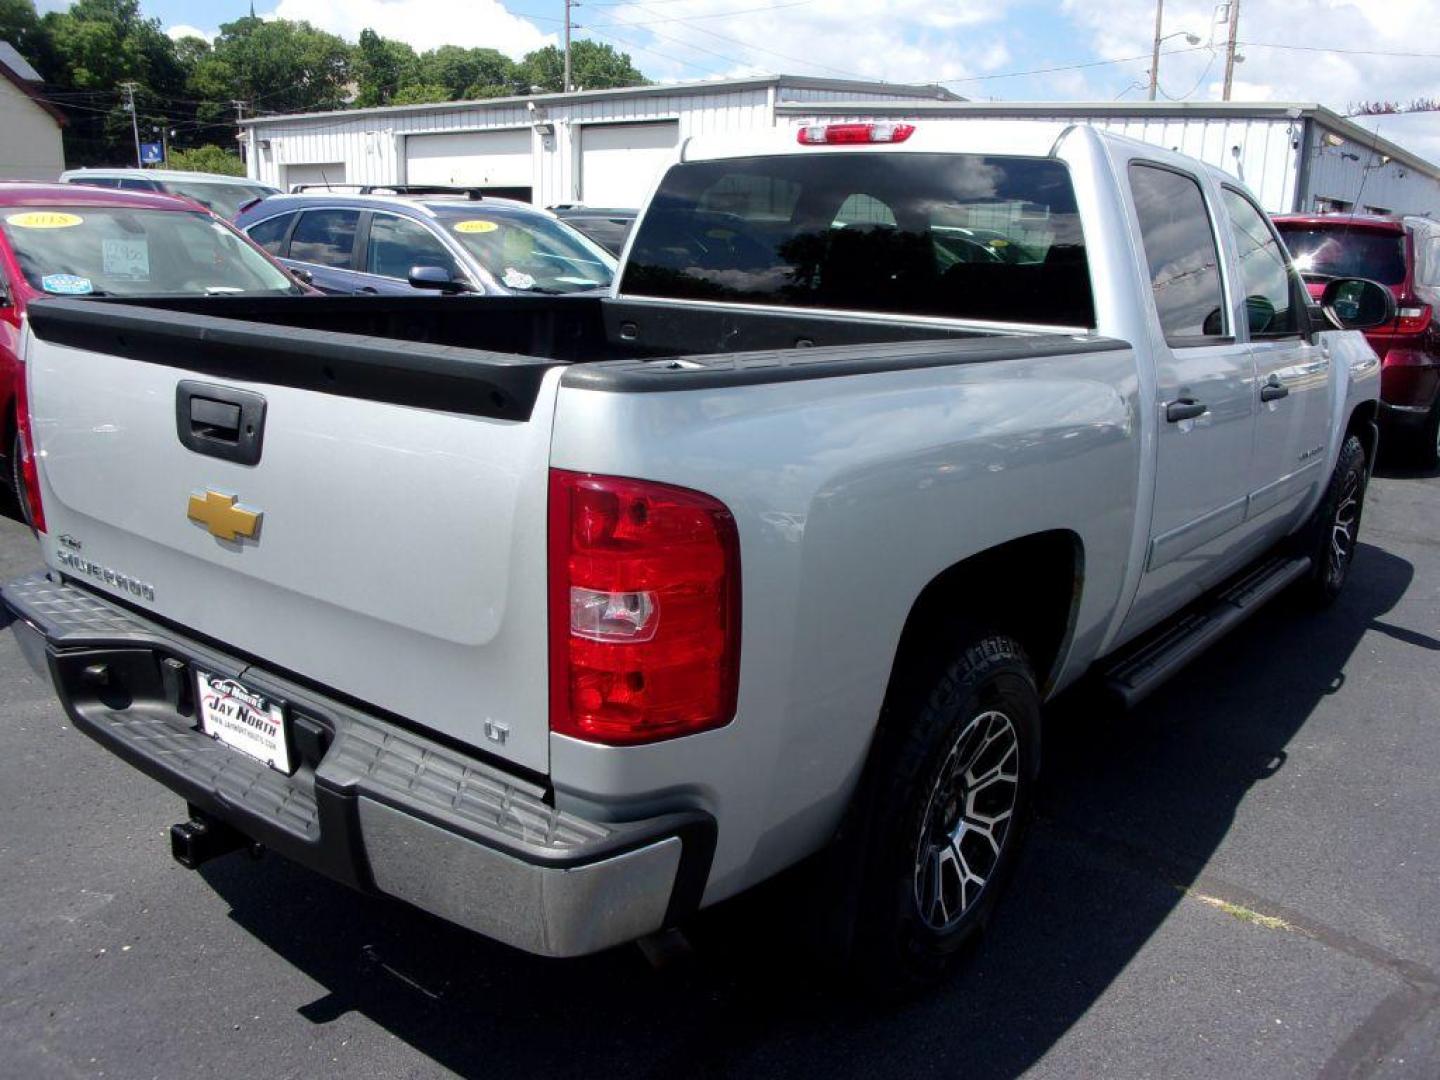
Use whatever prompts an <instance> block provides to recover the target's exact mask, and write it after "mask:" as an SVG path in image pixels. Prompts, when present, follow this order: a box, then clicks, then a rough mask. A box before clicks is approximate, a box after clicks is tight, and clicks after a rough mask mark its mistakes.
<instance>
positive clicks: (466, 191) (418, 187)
mask: <svg viewBox="0 0 1440 1080" xmlns="http://www.w3.org/2000/svg"><path fill="white" fill-rule="evenodd" d="M360 194H362V195H464V196H465V197H466V198H468V199H475V200H479V199H483V198H484V197H485V195H484V193H483V192H482V191H481V190H480V188H478V187H459V186H457V185H453V184H370V185H367V186H366V187H362V188H361V189H360Z"/></svg>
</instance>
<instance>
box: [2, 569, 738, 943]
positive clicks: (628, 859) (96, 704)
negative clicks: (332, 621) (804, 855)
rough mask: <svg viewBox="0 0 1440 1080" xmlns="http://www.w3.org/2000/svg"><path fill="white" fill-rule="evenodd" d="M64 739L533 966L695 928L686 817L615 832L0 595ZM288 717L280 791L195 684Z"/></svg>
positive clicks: (707, 830) (420, 752)
mask: <svg viewBox="0 0 1440 1080" xmlns="http://www.w3.org/2000/svg"><path fill="white" fill-rule="evenodd" d="M0 597H3V600H4V602H5V605H6V606H7V607H9V608H10V610H11V611H13V612H14V613H15V615H16V617H17V620H18V621H17V622H16V624H15V629H16V633H17V636H18V638H19V641H20V645H21V649H22V651H23V652H24V654H25V656H26V658H27V659H28V660H29V661H30V662H31V664H32V666H34V667H35V668H36V670H37V671H39V672H40V673H42V674H45V675H48V676H49V678H50V679H51V681H52V682H53V683H54V686H55V689H56V692H57V694H58V695H59V697H60V701H61V703H62V704H63V705H64V707H65V711H66V713H67V714H69V716H70V719H71V720H72V721H73V723H74V724H75V726H76V727H77V728H78V729H80V730H81V731H83V732H85V733H86V734H87V735H89V736H91V737H92V738H94V739H95V740H96V741H98V742H99V743H100V744H101V745H103V746H105V747H106V748H107V749H109V750H110V751H112V752H113V753H115V754H116V755H118V756H119V757H121V758H123V759H124V760H125V761H127V762H129V763H130V764H131V765H134V766H135V767H136V768H138V769H140V770H141V771H142V772H144V773H146V774H147V775H148V776H151V777H153V778H154V779H156V780H159V781H160V782H161V783H162V784H164V785H165V786H166V787H168V788H170V789H171V790H172V791H174V792H176V793H177V794H179V795H180V796H181V797H183V798H184V799H185V800H186V801H187V802H189V803H190V804H191V805H192V806H193V807H195V808H198V809H199V810H200V811H203V812H204V813H205V814H208V815H210V816H212V817H214V818H215V819H217V820H219V821H221V822H223V823H225V824H227V825H229V826H232V827H233V828H235V829H237V830H239V831H240V832H241V833H243V834H244V835H245V836H247V837H249V838H251V839H253V840H255V841H258V842H259V843H262V844H264V845H265V846H266V847H268V848H272V849H274V850H275V851H277V852H279V853H280V854H283V855H285V856H287V857H288V858H291V859H293V860H295V861H296V862H299V863H302V864H304V865H306V866H309V867H311V868H313V869H315V870H318V871H320V872H321V873H324V874H326V875H327V876H329V877H332V878H334V879H336V880H337V881H341V882H344V883H345V884H347V885H351V886H353V887H355V888H357V889H360V890H362V891H366V892H373V893H379V894H383V895H388V896H393V897H397V898H399V899H401V900H405V901H408V902H409V903H411V904H414V905H415V906H416V907H419V908H423V909H424V910H426V911H429V912H431V913H433V914H435V915H438V916H440V917H441V918H443V919H447V920H449V921H451V922H454V923H458V924H459V925H461V926H464V927H467V928H469V929H471V930H474V931H477V932H478V933H481V934H484V935H486V936H487V937H491V938H495V939H497V940H499V941H503V942H505V943H506V944H508V945H513V946H515V947H517V948H520V949H524V950H525V951H527V952H531V953H536V954H539V955H544V956H579V955H583V954H586V953H591V952H596V951H598V950H600V949H604V948H608V947H609V946H612V945H617V944H620V943H622V942H625V941H630V940H633V939H635V938H638V937H642V936H644V935H646V934H649V933H652V932H654V931H656V930H659V929H662V928H663V927H665V926H668V925H672V924H673V923H674V922H675V921H676V920H677V919H679V918H681V917H683V916H684V915H686V914H689V912H690V911H692V910H693V909H694V907H695V905H696V904H697V903H698V899H699V896H700V893H701V891H702V890H703V886H704V879H705V876H706V874H707V873H708V871H709V861H710V854H711V852H712V850H713V847H714V831H715V827H714V822H713V820H712V819H711V818H709V817H708V816H707V815H705V814H703V813H700V812H697V811H692V812H685V813H677V814H670V815H666V816H664V817H659V818H653V819H649V820H645V821H634V822H625V823H622V824H615V823H600V822H594V821H588V820H585V819H583V818H580V817H577V816H575V815H573V814H569V813H565V812H563V811H560V810H557V809H556V808H555V807H553V806H551V805H550V804H549V803H548V802H547V801H546V791H545V788H544V787H543V786H542V785H540V784H536V783H533V782H531V781H529V780H525V779H522V778H519V777H515V776H511V775H508V774H506V773H504V772H503V771H501V770H499V769H496V768H494V767H493V766H491V765H489V764H488V763H485V762H482V761H479V760H477V759H475V758H471V757H468V756H466V755H465V754H463V753H462V752H459V751H457V750H454V749H452V748H450V747H447V746H443V745H441V744H439V743H436V742H434V741H432V740H429V739H427V738H425V737H423V736H421V735H418V734H415V733H414V732H412V731H410V730H408V729H406V728H403V727H401V726H399V725H397V724H395V723H392V722H389V721H386V720H383V719H380V718H378V717H376V716H373V715H368V714H366V713H364V712H361V711H358V710H356V709H354V708H351V707H350V706H348V705H345V704H342V703H340V702H338V701H335V700H333V699H331V698H328V697H326V696H324V695H321V694H317V693H315V692H314V691H312V690H310V689H308V688H305V687H301V686H299V685H297V684H295V683H294V682H291V681H289V680H287V679H284V678H281V677H279V676H276V675H274V674H272V673H269V672H265V671H263V670H261V669H260V668H258V667H255V666H250V665H248V664H246V663H245V662H243V661H240V660H237V659H235V658H233V657H229V656H226V655H225V654H223V653H221V652H217V651H215V650H214V649H211V648H210V647H208V646H206V645H204V644H201V643H199V642H196V641H193V640H190V639H188V638H186V637H184V636H183V635H180V634H177V633H175V632H174V631H172V630H170V629H168V628H166V627H163V626H161V625H159V624H156V623H153V622H151V621H149V620H147V619H144V618H142V617H140V616H138V615H135V614H134V613H132V612H131V611H129V610H128V609H126V608H123V607H121V606H119V605H118V604H114V603H110V602H108V601H106V600H104V599H102V598H100V597H99V596H97V595H96V594H94V593H92V592H90V591H88V590H86V589H82V588H79V587H77V586H75V585H72V584H69V583H67V582H64V581H61V580H56V579H55V578H54V577H53V575H46V574H37V575H34V576H31V577H26V578H21V579H20V580H18V581H13V582H11V583H9V584H8V585H6V586H5V587H4V589H3V590H0ZM196 665H198V666H200V667H202V668H204V670H206V671H207V672H211V673H213V674H217V675H222V676H227V677H230V678H243V680H244V682H245V685H246V686H248V687H251V688H253V689H255V690H258V691H260V692H263V693H266V694H268V695H270V696H271V697H272V699H274V700H279V701H283V702H285V703H286V716H287V719H288V720H289V721H290V724H291V729H292V741H293V744H294V756H295V758H296V760H298V761H299V765H298V767H297V768H296V770H295V772H294V774H293V775H290V776H286V775H284V774H283V773H280V772H277V771H275V770H273V769H271V768H269V767H267V766H266V765H264V764H262V763H261V762H259V761H257V760H255V759H253V758H250V757H248V756H247V755H245V754H242V753H240V752H238V751H235V750H231V749H229V748H228V747H226V746H223V745H222V744H220V743H218V742H216V741H214V740H212V739H211V738H210V737H209V736H207V735H204V734H202V733H201V732H200V731H199V730H198V728H197V726H196V717H195V710H194V703H193V699H194V667H195V666H196Z"/></svg>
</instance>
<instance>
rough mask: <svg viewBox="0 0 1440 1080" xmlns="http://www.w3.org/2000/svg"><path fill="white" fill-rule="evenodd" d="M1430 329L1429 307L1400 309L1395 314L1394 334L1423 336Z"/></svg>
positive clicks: (1426, 305) (1425, 305)
mask: <svg viewBox="0 0 1440 1080" xmlns="http://www.w3.org/2000/svg"><path fill="white" fill-rule="evenodd" d="M1429 327H1430V305H1429V304H1421V305H1420V306H1419V307H1402V308H1399V309H1397V310H1396V312H1395V333H1397V334H1423V333H1424V332H1425V331H1426V330H1427V329H1429Z"/></svg>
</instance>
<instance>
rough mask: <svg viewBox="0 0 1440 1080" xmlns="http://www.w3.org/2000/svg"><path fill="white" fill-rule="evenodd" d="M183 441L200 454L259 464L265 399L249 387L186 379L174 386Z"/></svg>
mask: <svg viewBox="0 0 1440 1080" xmlns="http://www.w3.org/2000/svg"><path fill="white" fill-rule="evenodd" d="M175 426H176V434H178V435H179V436H180V442H181V444H182V445H184V446H185V447H186V448H187V449H189V450H193V451H194V452H195V453H197V454H205V455H207V456H209V457H216V458H220V459H221V460H223V461H233V462H236V463H237V464H240V465H257V464H259V462H260V447H261V444H262V442H263V440H264V435H265V399H264V398H263V397H261V396H260V395H259V394H256V393H254V392H252V391H250V390H235V389H232V388H231V387H228V386H218V385H216V384H215V383H204V382H196V381H195V380H193V379H185V380H183V381H182V382H181V383H180V384H179V385H178V386H176V387H175Z"/></svg>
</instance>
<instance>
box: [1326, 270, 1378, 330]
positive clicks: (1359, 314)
mask: <svg viewBox="0 0 1440 1080" xmlns="http://www.w3.org/2000/svg"><path fill="white" fill-rule="evenodd" d="M1320 310H1321V311H1323V312H1324V313H1325V318H1327V319H1328V320H1330V322H1331V324H1332V325H1334V326H1336V327H1338V328H1339V329H1341V330H1369V329H1371V328H1372V327H1376V326H1383V325H1384V324H1385V323H1388V322H1393V321H1394V319H1395V294H1394V293H1392V292H1391V291H1390V290H1389V289H1387V288H1386V287H1385V286H1384V285H1381V284H1380V283H1379V282H1378V281H1370V280H1369V279H1368V278H1336V279H1335V280H1334V281H1331V282H1330V283H1329V284H1328V285H1326V286H1325V291H1324V293H1322V294H1321V296H1320Z"/></svg>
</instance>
